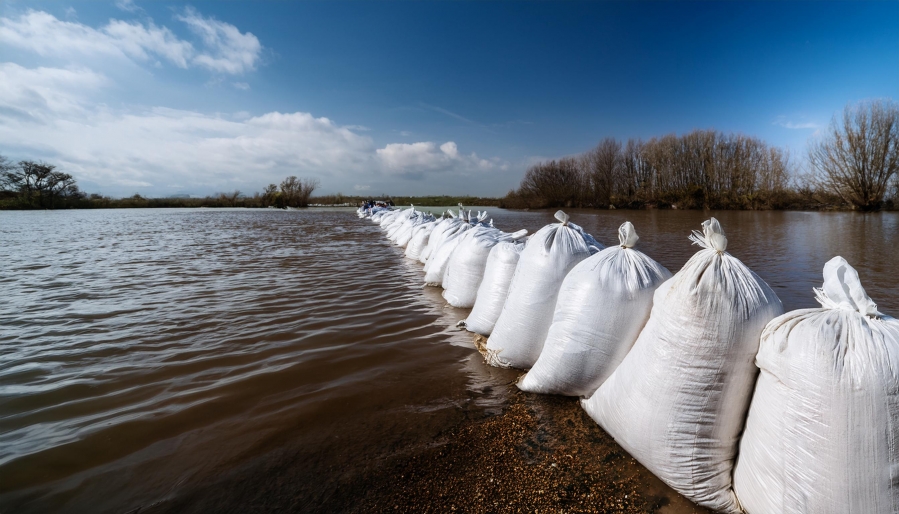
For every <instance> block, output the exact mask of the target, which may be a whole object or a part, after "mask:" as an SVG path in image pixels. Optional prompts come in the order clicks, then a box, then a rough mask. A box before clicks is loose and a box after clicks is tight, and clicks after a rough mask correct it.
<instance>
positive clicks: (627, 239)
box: [618, 221, 640, 248]
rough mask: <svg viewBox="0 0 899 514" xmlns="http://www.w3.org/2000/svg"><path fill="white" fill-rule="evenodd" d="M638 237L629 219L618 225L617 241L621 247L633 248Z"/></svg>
mask: <svg viewBox="0 0 899 514" xmlns="http://www.w3.org/2000/svg"><path fill="white" fill-rule="evenodd" d="M639 239H640V236H638V235H637V230H636V229H635V228H634V224H633V223H631V222H630V221H625V222H624V223H622V224H621V226H620V227H618V241H619V242H620V243H621V247H622V248H633V247H634V246H636V245H637V241H638V240H639Z"/></svg>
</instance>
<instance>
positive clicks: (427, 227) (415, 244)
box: [404, 219, 443, 261]
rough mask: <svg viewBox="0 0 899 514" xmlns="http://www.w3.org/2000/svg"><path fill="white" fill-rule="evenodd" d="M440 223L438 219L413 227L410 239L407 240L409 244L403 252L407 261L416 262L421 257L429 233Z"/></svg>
mask: <svg viewBox="0 0 899 514" xmlns="http://www.w3.org/2000/svg"><path fill="white" fill-rule="evenodd" d="M441 221H443V220H442V219H439V220H435V221H431V222H429V223H425V224H422V225H419V226H417V227H415V229H414V230H413V231H412V238H411V239H410V240H409V244H407V245H406V251H405V252H404V253H405V256H406V258H407V259H412V260H413V261H417V260H418V258H419V257H420V256H421V251H422V250H423V249H424V247H425V246H426V245H427V244H428V239H429V238H430V237H431V232H433V231H434V227H436V226H437V225H438V224H439V223H440V222H441Z"/></svg>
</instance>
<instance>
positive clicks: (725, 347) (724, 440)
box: [582, 218, 783, 513]
mask: <svg viewBox="0 0 899 514" xmlns="http://www.w3.org/2000/svg"><path fill="white" fill-rule="evenodd" d="M702 226H703V231H704V233H703V234H700V233H698V232H694V234H693V235H692V236H691V237H690V238H691V240H693V242H694V243H695V244H699V245H700V246H702V247H703V248H704V249H703V250H700V251H699V252H697V253H696V254H695V255H693V257H691V258H690V260H689V261H687V263H686V264H685V265H684V267H683V268H682V269H681V270H680V271H679V272H678V273H677V274H676V275H674V277H672V278H671V279H669V280H668V281H666V282H665V283H664V284H662V285H661V286H660V287H659V288H658V289H657V290H656V293H655V296H654V298H653V307H652V313H651V314H650V317H649V321H648V322H647V323H646V327H645V328H644V329H643V331H642V332H641V333H640V336H639V337H638V338H637V341H636V342H635V343H634V346H633V348H632V349H631V351H630V352H629V353H628V354H627V356H626V357H625V358H624V360H623V361H622V362H621V364H620V365H619V366H618V368H617V369H616V370H615V372H614V373H612V375H611V376H610V377H609V378H608V379H607V380H606V381H605V382H604V383H603V384H602V386H600V388H599V389H598V390H597V391H596V393H594V394H593V396H592V397H590V398H589V399H588V400H584V401H583V402H582V405H583V407H584V409H585V410H586V411H587V413H588V414H589V415H590V416H591V417H592V418H593V419H594V420H596V421H597V422H598V423H599V424H600V425H601V426H602V427H603V428H604V429H605V430H606V432H608V433H609V434H611V435H612V436H613V437H614V438H615V440H616V441H617V442H618V443H619V444H620V445H621V446H622V447H623V448H624V449H625V450H627V451H628V453H630V454H631V455H632V456H633V457H634V458H635V459H637V460H638V461H639V462H640V463H642V464H643V465H644V466H646V467H647V468H648V469H649V470H650V471H651V472H653V473H654V474H655V475H656V476H658V477H659V478H661V479H662V480H663V481H664V482H665V483H667V484H668V485H669V486H671V487H672V488H673V489H675V490H676V491H678V492H679V493H681V494H682V495H684V496H686V497H687V498H688V499H690V500H692V501H694V502H696V503H698V504H700V505H702V506H705V507H708V508H711V509H714V510H717V511H721V512H726V513H737V512H740V507H739V503H738V502H737V499H736V496H735V495H734V492H733V489H732V487H731V485H732V483H731V476H732V471H733V461H734V458H735V456H736V452H737V443H738V438H739V435H740V432H741V431H742V429H743V424H744V421H745V419H746V412H747V409H748V408H749V399H750V397H751V396H752V389H753V387H754V386H755V379H756V376H757V374H758V369H757V368H756V367H755V363H754V361H755V354H756V352H757V351H758V346H759V337H760V336H761V333H762V329H764V327H765V325H766V324H767V323H768V322H769V321H771V320H772V319H774V318H775V317H777V316H779V315H780V314H782V313H783V306H782V305H781V302H780V299H779V298H778V297H777V295H776V294H774V292H773V291H772V290H771V288H770V287H768V285H767V284H766V283H765V282H764V281H763V280H762V279H760V278H759V277H758V276H757V275H756V274H755V273H753V272H752V271H751V270H749V268H747V267H746V266H745V265H744V264H743V263H742V262H740V261H739V260H738V259H736V258H735V257H733V256H731V255H730V254H728V253H726V252H725V251H724V250H725V249H726V247H727V238H726V237H724V233H723V231H722V230H721V226H720V225H719V224H718V221H717V220H716V219H715V218H712V219H711V220H709V221H706V222H704V223H703V224H702Z"/></svg>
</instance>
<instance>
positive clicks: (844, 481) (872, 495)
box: [734, 257, 899, 514]
mask: <svg viewBox="0 0 899 514" xmlns="http://www.w3.org/2000/svg"><path fill="white" fill-rule="evenodd" d="M816 293H817V299H818V301H819V302H820V303H821V308H819V309H801V310H796V311H792V312H789V313H787V314H784V315H783V316H780V317H779V318H777V319H775V320H773V321H772V322H771V323H769V324H768V326H767V327H765V331H764V333H763V334H762V340H761V343H760V347H759V353H758V357H757V358H756V363H757V364H758V367H759V368H760V369H761V374H760V375H759V379H758V383H757V384H756V389H755V396H754V397H753V399H752V406H751V407H750V409H749V417H748V418H747V420H746V431H745V432H744V434H743V439H742V440H741V442H740V456H739V459H738V460H737V465H736V468H735V470H734V489H735V491H736V493H737V497H738V498H739V500H740V503H741V504H742V506H743V509H744V510H745V511H746V512H747V513H750V514H765V513H769V512H776V513H784V514H792V513H796V514H800V513H803V514H804V513H815V514H843V513H855V512H857V513H869V514H879V513H884V514H890V513H892V514H895V513H897V512H899V444H897V443H899V323H897V320H896V319H895V318H890V317H888V316H884V315H883V314H881V313H880V312H878V311H877V306H876V305H875V304H874V302H873V301H871V299H870V298H869V297H868V295H867V294H866V293H865V290H864V289H863V288H862V285H861V282H860V281H859V278H858V274H857V273H856V271H855V269H853V268H852V266H850V265H849V263H848V262H846V260H845V259H843V258H842V257H834V258H833V259H831V260H830V262H828V263H827V264H826V265H825V266H824V287H823V288H821V289H816Z"/></svg>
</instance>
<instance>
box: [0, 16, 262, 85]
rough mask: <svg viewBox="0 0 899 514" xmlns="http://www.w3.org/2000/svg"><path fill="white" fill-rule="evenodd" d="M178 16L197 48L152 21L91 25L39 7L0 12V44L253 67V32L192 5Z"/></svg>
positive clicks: (256, 47)
mask: <svg viewBox="0 0 899 514" xmlns="http://www.w3.org/2000/svg"><path fill="white" fill-rule="evenodd" d="M176 18H177V19H178V20H180V21H182V22H183V23H185V24H186V25H187V26H188V28H190V30H191V31H192V32H193V33H195V34H196V35H197V36H198V37H199V39H200V41H199V43H200V46H201V49H197V47H196V46H195V45H194V44H193V43H191V42H190V41H185V40H183V39H180V38H179V37H178V36H177V35H175V34H174V33H173V32H172V31H171V30H170V29H169V28H168V27H160V26H157V25H156V24H154V23H153V22H152V21H147V22H141V21H123V20H110V21H109V23H108V24H106V25H105V26H103V27H101V28H99V29H95V28H93V27H90V26H87V25H85V24H83V23H79V22H76V21H63V20H60V19H58V18H56V17H55V16H53V15H52V14H49V13H47V12H43V11H28V12H26V13H24V14H22V15H20V16H19V17H18V18H7V17H0V44H5V45H9V46H13V47H17V48H21V49H25V50H29V51H32V52H35V53H37V54H38V55H41V56H45V57H46V56H52V57H73V56H77V55H82V56H92V57H114V58H120V59H127V60H130V61H134V62H155V61H156V60H157V59H163V60H165V61H167V62H169V63H171V64H173V65H175V66H177V67H179V68H188V67H191V66H196V67H201V68H205V69H208V70H210V71H213V72H217V73H227V74H232V75H237V74H242V73H244V72H247V71H252V70H253V69H255V67H256V64H257V63H258V62H259V59H260V56H261V53H262V44H261V43H260V42H259V40H258V39H257V38H256V36H254V35H253V34H251V33H249V32H247V33H241V32H240V30H238V29H237V27H235V26H234V25H231V24H228V23H225V22H222V21H218V20H215V19H214V18H206V17H203V16H202V15H200V14H199V13H198V12H197V11H195V10H193V9H190V8H188V9H186V10H185V11H184V14H183V15H178V16H176Z"/></svg>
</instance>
